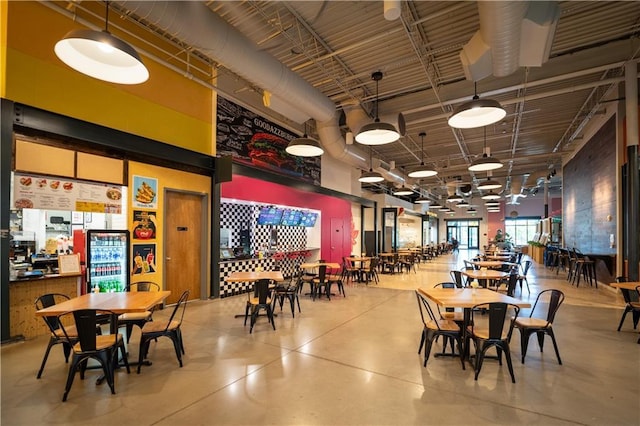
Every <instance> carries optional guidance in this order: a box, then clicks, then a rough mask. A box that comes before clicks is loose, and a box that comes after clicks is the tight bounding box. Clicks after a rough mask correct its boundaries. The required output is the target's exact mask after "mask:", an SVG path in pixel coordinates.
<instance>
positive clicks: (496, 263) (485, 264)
mask: <svg viewBox="0 0 640 426" xmlns="http://www.w3.org/2000/svg"><path fill="white" fill-rule="evenodd" d="M469 263H471V264H473V265H475V266H478V267H480V268H501V267H502V266H518V264H517V263H513V262H505V261H502V260H470V261H469Z"/></svg>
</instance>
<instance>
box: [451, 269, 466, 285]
mask: <svg viewBox="0 0 640 426" xmlns="http://www.w3.org/2000/svg"><path fill="white" fill-rule="evenodd" d="M449 275H451V279H452V280H453V281H455V283H456V285H457V286H458V288H462V287H464V283H463V282H462V271H455V270H454V271H451V272H449Z"/></svg>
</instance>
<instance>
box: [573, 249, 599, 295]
mask: <svg viewBox="0 0 640 426" xmlns="http://www.w3.org/2000/svg"><path fill="white" fill-rule="evenodd" d="M575 262H576V265H575V272H574V276H573V282H575V284H576V287H578V286H579V285H580V276H581V275H582V276H584V280H585V281H586V280H587V279H588V280H589V285H591V286H593V281H595V282H596V288H598V280H597V278H596V266H595V261H593V260H591V259H589V256H584V255H582V256H580V255H578V257H577V259H576V261H575ZM573 282H572V284H573Z"/></svg>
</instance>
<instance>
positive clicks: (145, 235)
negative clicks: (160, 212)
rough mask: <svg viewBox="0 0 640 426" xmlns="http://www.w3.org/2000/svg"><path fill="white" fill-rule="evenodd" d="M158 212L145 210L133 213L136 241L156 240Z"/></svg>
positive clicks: (134, 237)
mask: <svg viewBox="0 0 640 426" xmlns="http://www.w3.org/2000/svg"><path fill="white" fill-rule="evenodd" d="M156 223H157V219H156V212H149V211H145V210H134V211H133V239H134V240H155V239H156Z"/></svg>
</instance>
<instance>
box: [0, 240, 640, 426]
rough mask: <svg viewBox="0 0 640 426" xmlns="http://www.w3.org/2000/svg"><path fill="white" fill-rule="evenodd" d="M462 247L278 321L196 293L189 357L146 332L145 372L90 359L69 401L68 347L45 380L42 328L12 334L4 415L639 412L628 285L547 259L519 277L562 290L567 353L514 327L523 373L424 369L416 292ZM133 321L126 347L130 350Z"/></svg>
mask: <svg viewBox="0 0 640 426" xmlns="http://www.w3.org/2000/svg"><path fill="white" fill-rule="evenodd" d="M467 257H468V253H466V252H465V251H461V252H460V253H458V254H451V255H445V256H441V257H439V258H437V259H434V260H432V261H430V262H428V263H422V264H420V265H419V266H418V271H417V273H413V272H411V273H408V274H407V273H405V274H395V275H381V283H380V284H379V285H371V284H370V285H368V286H366V285H364V284H358V285H348V286H347V287H346V292H347V297H346V298H342V297H334V298H332V299H331V301H327V300H324V299H323V300H317V301H315V302H312V301H311V300H309V299H307V298H302V300H301V304H302V313H301V314H297V313H296V317H295V318H292V316H291V312H290V311H288V310H286V309H285V310H284V311H283V312H282V313H280V312H278V313H279V315H278V317H277V318H276V327H277V330H276V331H274V330H273V329H271V327H270V325H269V324H268V323H267V320H266V318H260V319H259V320H258V323H257V324H256V327H255V329H254V331H253V334H249V328H248V326H247V327H244V326H243V319H242V318H234V314H236V313H242V312H244V303H245V297H246V296H242V295H241V296H237V297H232V298H227V299H222V300H211V301H195V302H190V303H189V305H188V307H187V311H186V315H185V321H184V324H183V333H184V340H185V349H186V355H185V357H184V367H183V368H179V367H178V363H177V361H176V358H175V354H174V352H173V347H172V345H171V343H170V341H169V340H168V339H161V340H160V341H158V342H157V343H152V344H151V349H150V352H149V358H150V359H151V360H152V361H153V365H152V366H150V367H145V368H143V370H142V373H141V374H140V375H138V374H135V372H132V373H131V374H129V375H127V374H126V372H125V371H119V372H117V373H116V392H117V393H116V395H111V394H110V392H109V388H108V386H106V385H100V386H96V384H95V378H96V377H97V376H98V371H90V372H88V373H87V376H86V379H85V380H84V381H81V380H79V378H76V381H75V383H74V384H73V387H72V389H71V392H70V393H69V399H68V401H67V402H65V403H63V402H61V398H62V393H63V388H64V383H65V380H66V375H67V367H66V365H65V363H64V359H63V356H62V349H61V347H60V346H58V347H55V348H54V349H53V350H52V353H51V355H50V357H49V361H48V364H47V366H46V369H45V371H44V374H43V376H42V378H41V379H40V380H37V379H36V377H35V376H36V372H37V369H38V367H39V364H40V361H41V357H42V355H43V353H44V350H45V347H46V342H47V337H42V338H38V339H33V340H29V341H26V342H21V343H15V344H8V345H4V346H3V347H2V352H1V356H2V389H1V391H2V404H1V407H0V408H1V410H2V417H1V422H2V425H3V426H4V425H42V424H59V425H102V424H105V425H106V424H109V425H116V424H117V425H150V424H154V425H155V424H159V425H212V424H238V425H262V424H274V425H285V424H286V425H288V424H295V425H409V424H420V425H422V424H452V425H469V424H474V425H475V424H509V425H514V424H536V425H556V424H557V425H570V424H580V425H638V424H640V392H639V390H640V345H638V344H636V340H637V338H638V335H637V333H636V332H635V331H634V330H633V328H632V325H631V319H630V318H627V322H626V323H625V325H624V327H623V329H622V331H620V332H616V328H617V325H618V321H619V320H620V316H621V314H622V306H623V301H622V298H621V296H620V295H619V294H618V293H616V292H615V291H613V290H611V289H605V288H602V287H604V286H600V288H599V289H597V290H596V289H595V288H591V287H588V286H587V287H585V286H583V285H581V286H580V287H579V288H576V287H575V286H574V287H572V286H571V285H570V284H568V283H567V282H566V280H565V279H564V278H565V276H564V275H563V274H562V273H560V274H559V275H556V274H555V273H554V272H551V271H550V270H548V269H545V268H544V267H542V266H541V265H534V267H533V268H532V270H530V271H529V284H530V287H531V294H530V295H529V294H528V293H527V290H526V287H525V289H524V295H522V297H524V298H525V299H527V298H529V299H531V300H532V301H533V299H534V298H535V295H536V294H537V293H538V291H540V290H541V289H544V288H559V289H561V290H562V291H564V292H565V294H566V296H567V298H566V301H565V303H564V305H563V306H562V307H561V308H560V311H559V313H558V316H557V318H556V321H555V323H554V329H555V330H556V335H557V339H558V344H559V348H560V354H561V356H562V360H563V365H558V363H557V361H556V358H555V355H554V353H553V350H552V346H551V344H550V343H551V342H549V341H548V340H547V344H546V345H545V352H544V353H540V352H539V351H538V345H537V342H536V341H535V338H532V340H531V344H530V346H529V351H528V354H527V358H526V364H524V365H523V364H521V363H520V361H519V359H520V346H519V335H518V334H517V333H516V334H514V339H513V341H512V345H511V346H512V354H513V359H514V370H515V376H516V381H517V382H516V383H515V384H513V383H511V380H510V377H509V373H508V370H507V367H506V364H504V365H503V366H499V365H498V363H497V361H494V360H487V361H485V363H484V365H483V367H482V371H481V373H480V377H479V379H478V381H474V379H473V371H472V369H471V368H469V367H467V370H466V371H463V370H462V369H461V367H460V364H459V361H458V360H457V359H455V358H433V356H432V357H431V358H430V360H429V363H428V365H427V367H426V368H424V367H423V366H422V356H421V355H419V354H418V353H417V349H418V343H419V339H420V333H421V330H422V326H421V324H420V319H419V313H418V309H417V304H416V298H415V295H414V292H413V291H412V290H413V289H415V288H418V287H431V286H433V284H435V283H437V282H440V281H445V280H447V281H448V280H449V270H450V269H452V268H459V267H460V266H462V259H464V258H467ZM516 296H518V297H520V291H519V290H518V292H517V293H516ZM169 311H170V309H164V310H163V311H159V312H157V313H156V314H155V315H156V316H155V317H156V318H157V320H160V319H161V317H163V316H164V315H166V314H168V313H169ZM523 313H526V311H525V312H523ZM138 333H139V331H138V330H135V331H134V335H133V338H132V343H131V345H129V351H130V353H131V354H132V357H133V358H135V357H137V353H138V345H137V343H134V341H136V340H137V338H138V336H139V334H138ZM547 339H548V338H547ZM439 349H440V345H439V344H436V346H435V347H434V350H439ZM432 355H433V353H432Z"/></svg>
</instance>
